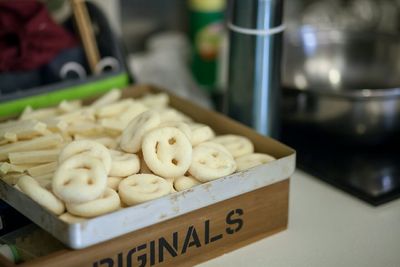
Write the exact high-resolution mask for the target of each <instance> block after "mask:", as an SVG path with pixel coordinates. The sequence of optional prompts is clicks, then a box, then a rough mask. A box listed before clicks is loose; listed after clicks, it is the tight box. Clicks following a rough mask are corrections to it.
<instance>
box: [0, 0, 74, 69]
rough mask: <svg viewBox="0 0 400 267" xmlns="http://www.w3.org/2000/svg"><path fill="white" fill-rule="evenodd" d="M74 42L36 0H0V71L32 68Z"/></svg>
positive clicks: (35, 67) (40, 64)
mask: <svg viewBox="0 0 400 267" xmlns="http://www.w3.org/2000/svg"><path fill="white" fill-rule="evenodd" d="M76 43H77V41H76V39H75V38H74V36H73V35H71V33H69V32H68V31H66V30H65V29H64V28H62V27H61V26H59V25H57V24H56V23H55V22H54V21H53V20H52V18H51V17H50V15H49V13H48V12H47V8H46V7H45V6H44V4H42V3H40V2H37V1H35V0H9V1H7V0H3V1H2V0H0V72H2V71H23V70H25V71H26V70H33V69H37V68H39V67H41V66H42V65H44V64H46V63H48V62H49V61H50V60H51V59H53V58H54V56H56V55H57V54H58V53H59V52H60V51H61V50H63V49H66V48H71V47H73V46H75V45H76Z"/></svg>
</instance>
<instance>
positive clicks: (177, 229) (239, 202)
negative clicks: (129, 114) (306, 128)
mask: <svg viewBox="0 0 400 267" xmlns="http://www.w3.org/2000/svg"><path fill="white" fill-rule="evenodd" d="M149 91H158V89H155V88H152V87H138V88H137V89H135V90H128V91H125V93H124V95H125V97H132V96H140V95H143V94H144V93H146V92H149ZM171 104H172V106H174V107H175V108H177V109H179V110H181V111H184V112H185V113H187V114H188V115H191V116H192V117H194V118H195V119H196V120H197V121H199V122H203V123H206V124H208V125H210V126H211V127H212V128H214V129H215V130H216V131H217V132H221V133H222V132H230V133H234V134H240V135H245V136H247V137H249V138H250V139H251V140H252V141H253V143H254V144H255V147H256V150H257V151H260V152H270V153H271V154H273V155H274V156H276V157H277V158H281V157H289V156H290V157H291V158H292V159H293V162H294V156H295V152H294V151H293V150H292V149H290V148H288V147H286V146H284V145H283V144H280V143H279V142H276V141H275V140H272V139H270V138H266V137H263V136H260V135H258V134H257V133H255V132H254V131H252V130H250V129H249V128H247V127H245V126H243V125H240V124H239V123H237V122H234V121H232V120H230V119H227V118H226V117H224V116H222V115H220V114H217V113H215V112H212V111H207V110H203V109H200V108H199V107H197V106H195V105H193V104H191V103H189V102H185V101H183V100H182V99H179V98H177V97H174V96H172V97H171ZM221 122H223V124H221ZM280 167H282V168H286V170H285V171H286V172H285V173H288V175H290V174H291V170H288V166H284V165H282V166H280ZM238 175H241V174H240V173H239V174H238ZM258 175H265V174H263V173H262V172H261V174H260V173H259V174H258ZM284 177H286V176H284ZM243 179H246V177H245V176H243ZM288 199H289V177H287V179H285V180H282V181H279V182H275V183H272V184H270V185H268V186H264V187H261V188H258V189H255V190H253V191H250V192H247V193H243V194H241V195H238V196H235V197H232V198H229V199H226V200H223V201H221V202H217V203H214V204H212V205H209V206H206V207H204V208H200V209H197V210H194V211H191V212H189V213H186V214H183V215H180V216H178V217H175V218H172V219H169V220H166V221H162V222H159V223H157V224H153V225H150V226H148V227H146V228H143V229H140V230H137V231H134V232H131V233H128V234H125V235H123V236H120V237H117V238H114V239H112V240H109V241H106V242H103V243H100V244H97V245H94V246H91V247H88V248H85V249H81V250H72V249H63V250H60V251H57V252H55V253H52V254H50V255H47V256H44V257H40V258H36V259H34V260H32V261H29V262H26V263H22V264H18V265H14V264H11V263H9V262H7V261H6V260H5V259H4V258H1V257H0V266H27V267H28V266H29V267H35V266H41V267H42V266H57V267H67V266H68V267H74V266H91V267H108V266H109V267H111V266H112V267H124V266H152V265H160V266H162V265H167V266H168V265H171V266H177V265H179V266H192V265H194V264H196V263H199V262H202V261H206V260H208V259H211V258H214V257H217V256H219V255H222V254H224V253H226V252H229V251H232V250H234V249H237V248H239V247H242V246H244V245H246V244H249V243H251V242H254V241H256V240H258V239H261V238H264V237H266V236H269V235H271V234H274V233H276V232H279V231H282V230H284V229H286V227H287V223H288Z"/></svg>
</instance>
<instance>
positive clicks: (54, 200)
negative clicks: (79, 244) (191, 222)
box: [0, 89, 274, 223]
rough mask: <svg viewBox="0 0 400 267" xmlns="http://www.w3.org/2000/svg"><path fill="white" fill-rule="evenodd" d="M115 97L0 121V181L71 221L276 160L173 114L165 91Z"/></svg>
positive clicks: (114, 94)
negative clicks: (130, 96) (142, 95)
mask: <svg viewBox="0 0 400 267" xmlns="http://www.w3.org/2000/svg"><path fill="white" fill-rule="evenodd" d="M120 97H121V93H120V90H116V89H115V90H111V91H110V92H108V93H107V94H105V95H103V96H102V97H101V98H99V99H98V100H96V101H95V102H93V103H92V104H91V105H86V106H84V105H82V103H81V101H63V102H61V103H60V104H59V105H58V106H57V107H50V108H44V109H37V110H33V109H32V108H30V107H27V108H26V109H25V110H24V111H23V112H22V114H21V115H20V117H19V118H18V119H15V120H10V121H6V122H3V123H0V177H1V179H3V180H4V181H5V182H6V183H8V184H10V185H12V186H14V187H15V188H17V189H18V190H20V191H21V192H22V193H24V194H26V195H27V196H28V197H30V198H31V199H32V200H33V201H35V202H37V203H38V204H39V205H41V206H42V207H44V208H45V209H47V210H48V211H50V212H51V213H53V214H55V215H57V216H59V218H60V219H61V220H64V221H65V222H67V223H75V222H81V221H84V220H86V219H89V218H93V217H96V216H100V215H103V214H106V213H110V212H113V211H115V210H118V209H121V208H124V207H128V206H132V205H137V204H140V203H143V202H146V201H149V200H152V199H155V198H159V197H162V196H165V195H168V194H173V193H175V192H177V191H183V190H187V189H190V188H191V187H193V186H197V185H200V184H202V183H206V182H208V181H212V180H215V179H218V178H220V177H224V176H227V175H230V174H232V173H234V172H237V171H243V170H246V169H248V168H252V167H255V166H257V165H260V164H264V163H267V162H269V161H272V160H274V158H273V157H272V156H270V155H267V154H261V153H255V151H254V145H253V144H252V142H251V141H250V140H249V139H248V138H246V137H244V136H239V135H233V134H227V135H216V134H215V132H214V130H213V129H212V128H211V127H209V126H208V125H205V124H202V123H198V122H195V121H193V120H192V119H191V118H189V117H188V116H187V115H185V114H183V113H182V112H180V111H178V110H176V109H173V108H172V107H170V106H169V96H168V95H167V94H165V93H158V94H148V95H145V96H144V97H142V98H138V99H120Z"/></svg>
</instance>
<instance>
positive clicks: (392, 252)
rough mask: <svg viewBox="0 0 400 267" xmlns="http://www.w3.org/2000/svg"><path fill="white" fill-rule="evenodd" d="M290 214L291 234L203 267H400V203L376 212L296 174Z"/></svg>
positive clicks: (292, 189)
mask: <svg viewBox="0 0 400 267" xmlns="http://www.w3.org/2000/svg"><path fill="white" fill-rule="evenodd" d="M289 209H290V211H289V227H288V229H287V230H286V231H284V232H280V233H278V234H275V235H273V236H270V237H268V238H265V239H262V240H260V241H258V242H255V243H253V244H251V245H248V246H246V247H243V248H241V249H238V250H235V251H233V252H231V253H228V254H225V255H223V256H221V257H218V258H216V259H213V260H210V261H208V262H205V263H203V264H201V265H199V266H201V267H212V266H223V267H226V266H268V267H275V266H285V267H286V266H290V267H291V266H294V267H303V266H304V267H306V266H307V267H314V266H315V267H330V266H332V267H333V266H335V267H337V266H341V267H342V266H343V267H344V266H349V267H357V266H360V267H361V266H362V267H369V266H371V267H399V266H400V199H398V200H395V201H392V202H389V203H387V204H384V205H381V206H379V207H372V206H370V205H369V204H367V203H364V202H362V201H361V200H358V199H356V198H354V197H352V196H350V195H348V194H346V193H344V192H342V191H340V190H338V189H336V188H334V187H332V186H330V185H328V184H326V183H324V182H322V181H320V180H318V179H315V178H314V177H312V176H310V175H308V174H306V173H304V172H301V171H299V170H297V171H296V172H295V174H294V175H293V177H292V179H291V185H290V207H289Z"/></svg>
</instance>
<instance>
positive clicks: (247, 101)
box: [227, 0, 284, 137]
mask: <svg viewBox="0 0 400 267" xmlns="http://www.w3.org/2000/svg"><path fill="white" fill-rule="evenodd" d="M231 3H232V12H231V13H232V16H231V18H230V22H229V23H228V27H229V29H230V49H229V50H230V52H229V53H230V54H229V63H230V64H229V78H228V84H229V85H228V91H227V113H228V114H229V116H231V117H233V118H234V119H236V120H239V121H241V122H243V123H246V124H247V125H250V126H252V127H253V128H254V129H256V130H257V131H258V132H259V133H262V134H264V135H268V136H272V137H276V136H277V135H278V117H277V115H278V108H279V104H278V102H279V97H280V90H279V88H280V63H281V45H282V31H283V29H284V26H283V25H282V6H283V1H281V0H273V1H261V0H251V1H232V2H231Z"/></svg>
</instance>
